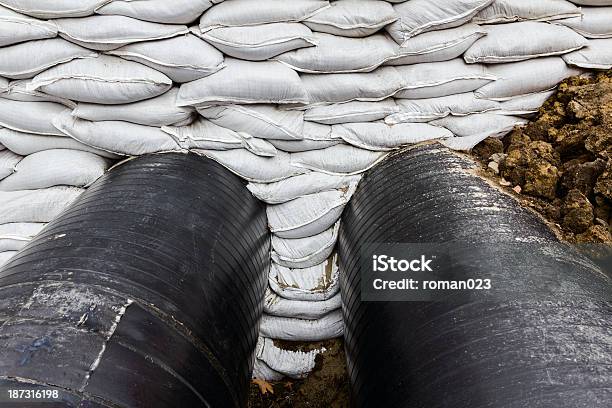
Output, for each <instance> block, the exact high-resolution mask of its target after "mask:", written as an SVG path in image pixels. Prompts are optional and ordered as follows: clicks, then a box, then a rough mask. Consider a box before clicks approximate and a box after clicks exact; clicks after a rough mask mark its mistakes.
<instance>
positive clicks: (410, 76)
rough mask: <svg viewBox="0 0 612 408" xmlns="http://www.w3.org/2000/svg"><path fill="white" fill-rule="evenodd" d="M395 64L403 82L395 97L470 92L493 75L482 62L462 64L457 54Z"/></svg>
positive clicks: (424, 96) (437, 95)
mask: <svg viewBox="0 0 612 408" xmlns="http://www.w3.org/2000/svg"><path fill="white" fill-rule="evenodd" d="M395 68H396V70H397V72H398V74H399V75H400V76H401V78H402V83H403V85H402V89H401V90H400V91H399V92H397V93H396V94H395V97H396V98H404V99H423V98H437V97H441V96H448V95H455V94H460V93H466V92H471V91H474V90H476V89H478V88H480V87H482V86H484V85H486V84H488V83H490V82H491V81H494V80H495V79H496V78H497V77H496V76H495V75H493V74H492V73H491V72H489V70H488V68H487V67H486V66H485V65H476V64H466V63H465V61H463V60H462V59H461V58H456V59H454V60H451V61H444V62H431V63H427V64H416V65H404V66H398V67H395Z"/></svg>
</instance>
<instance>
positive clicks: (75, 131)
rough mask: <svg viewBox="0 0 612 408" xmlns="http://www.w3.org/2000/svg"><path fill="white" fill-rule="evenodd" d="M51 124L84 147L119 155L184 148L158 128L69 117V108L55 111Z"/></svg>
mask: <svg viewBox="0 0 612 408" xmlns="http://www.w3.org/2000/svg"><path fill="white" fill-rule="evenodd" d="M53 125H54V126H55V127H56V128H57V129H59V130H61V131H62V132H63V133H64V134H66V135H69V136H70V137H72V138H73V139H75V140H77V141H79V142H81V143H83V144H86V145H87V146H92V147H95V148H97V149H100V150H104V151H106V152H110V153H115V154H119V155H128V156H139V155H143V154H147V153H158V152H170V151H182V150H183V149H181V148H180V146H178V145H177V144H176V142H175V141H174V140H173V139H172V137H171V136H170V135H169V134H167V133H165V132H163V131H162V130H161V129H160V128H157V127H151V126H143V125H137V124H135V123H129V122H120V121H103V122H90V121H87V120H83V119H79V118H77V117H74V116H72V114H71V112H70V110H69V109H66V110H64V111H63V112H61V113H60V114H58V115H57V116H56V117H55V118H54V119H53Z"/></svg>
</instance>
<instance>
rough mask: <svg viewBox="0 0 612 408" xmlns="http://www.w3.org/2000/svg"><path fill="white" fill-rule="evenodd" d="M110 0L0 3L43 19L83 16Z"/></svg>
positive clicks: (4, 0)
mask: <svg viewBox="0 0 612 408" xmlns="http://www.w3.org/2000/svg"><path fill="white" fill-rule="evenodd" d="M110 1H111V0H61V1H53V0H0V5H2V6H5V7H8V8H10V9H13V10H15V11H16V12H18V13H21V14H26V15H28V16H32V17H38V18H43V19H50V18H62V17H85V16H90V15H92V14H93V13H94V10H96V9H97V8H98V7H100V6H102V5H104V4H106V3H109V2H110Z"/></svg>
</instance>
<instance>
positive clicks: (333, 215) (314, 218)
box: [266, 186, 357, 239]
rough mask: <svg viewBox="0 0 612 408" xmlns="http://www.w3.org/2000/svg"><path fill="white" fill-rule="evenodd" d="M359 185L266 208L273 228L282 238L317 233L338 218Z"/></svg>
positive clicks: (309, 235)
mask: <svg viewBox="0 0 612 408" xmlns="http://www.w3.org/2000/svg"><path fill="white" fill-rule="evenodd" d="M356 188H357V186H350V187H349V188H348V189H346V190H331V191H324V192H321V193H316V194H310V195H307V196H303V197H300V198H296V199H295V200H291V201H288V202H286V203H283V204H276V205H269V206H267V207H266V213H267V214H268V226H269V228H270V231H271V232H272V233H273V234H275V235H277V236H278V237H280V238H291V239H295V238H305V237H311V236H313V235H317V234H319V233H321V232H323V231H325V230H326V229H328V228H330V227H331V226H332V225H334V224H335V223H336V221H338V219H339V218H340V215H341V214H342V210H344V206H345V205H346V204H347V203H348V202H349V200H350V199H351V196H352V195H353V193H354V191H355V189H356Z"/></svg>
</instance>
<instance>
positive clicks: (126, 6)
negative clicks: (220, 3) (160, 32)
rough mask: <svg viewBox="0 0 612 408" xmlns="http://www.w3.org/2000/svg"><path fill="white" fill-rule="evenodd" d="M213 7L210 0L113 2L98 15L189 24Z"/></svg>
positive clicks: (98, 12) (100, 9)
mask: <svg viewBox="0 0 612 408" xmlns="http://www.w3.org/2000/svg"><path fill="white" fill-rule="evenodd" d="M210 7H212V2H211V1H210V0H172V1H167V0H145V1H142V0H113V1H112V2H110V3H109V4H107V5H105V6H102V7H100V8H99V9H97V10H96V14H103V15H119V16H126V17H132V18H137V19H138V20H144V21H151V22H153V23H164V24H188V23H191V22H193V21H194V20H196V19H198V18H200V16H201V15H202V13H204V11H206V10H208V9H209V8H210Z"/></svg>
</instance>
